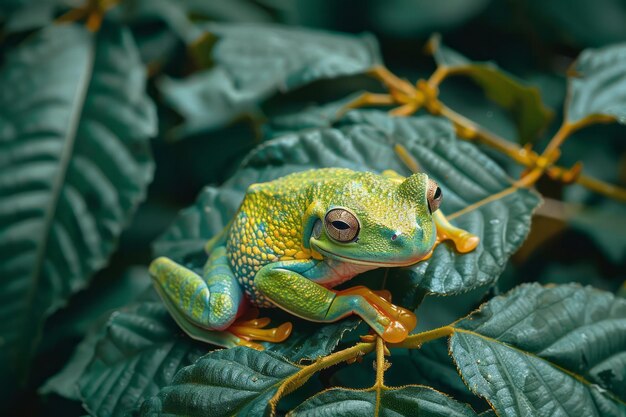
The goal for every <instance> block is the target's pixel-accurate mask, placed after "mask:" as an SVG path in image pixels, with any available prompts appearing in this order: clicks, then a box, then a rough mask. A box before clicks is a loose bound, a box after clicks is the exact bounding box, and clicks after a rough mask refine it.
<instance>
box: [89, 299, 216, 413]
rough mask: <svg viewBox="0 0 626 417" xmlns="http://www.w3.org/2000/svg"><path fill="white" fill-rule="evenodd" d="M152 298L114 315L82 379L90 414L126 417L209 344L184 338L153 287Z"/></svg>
mask: <svg viewBox="0 0 626 417" xmlns="http://www.w3.org/2000/svg"><path fill="white" fill-rule="evenodd" d="M151 298H153V299H154V301H152V300H149V299H148V300H145V301H142V302H138V303H136V304H134V305H132V306H130V307H128V308H126V309H123V310H121V311H118V312H116V313H114V314H113V315H111V317H110V319H109V322H108V323H107V325H106V327H105V336H104V337H103V338H102V339H101V340H100V341H99V342H98V344H97V345H96V349H95V355H94V356H93V358H92V359H91V362H90V363H89V365H88V366H87V368H86V369H85V370H84V371H83V373H82V375H80V377H79V379H78V388H79V393H80V397H81V399H82V401H83V405H84V407H85V408H86V409H87V410H88V411H89V413H90V414H92V415H96V416H98V417H112V416H125V415H127V413H128V412H129V411H131V410H133V409H135V408H137V407H139V406H140V405H141V403H142V402H143V401H144V400H145V399H147V398H150V397H151V396H153V395H156V394H157V393H158V392H159V390H160V389H161V388H162V387H164V386H166V385H168V384H170V383H171V381H172V378H173V377H174V374H175V373H176V372H177V371H178V370H179V369H180V368H182V367H184V366H187V365H189V364H192V363H193V362H195V361H196V360H197V359H198V358H199V357H200V356H202V355H203V354H204V353H205V352H207V351H208V350H209V349H210V348H211V347H210V346H208V345H205V344H202V343H199V342H195V341H193V340H192V339H190V338H188V337H186V336H184V335H183V334H182V331H181V330H180V329H179V328H178V326H177V325H176V323H175V322H174V320H173V319H172V318H171V317H170V315H169V313H168V311H167V310H166V308H165V306H164V305H163V303H162V302H161V301H160V300H157V298H158V297H157V296H156V294H155V293H154V292H153V291H152V292H151Z"/></svg>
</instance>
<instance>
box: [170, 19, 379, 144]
mask: <svg viewBox="0 0 626 417" xmlns="http://www.w3.org/2000/svg"><path fill="white" fill-rule="evenodd" d="M204 28H205V29H206V31H207V36H206V38H205V41H204V42H199V43H197V44H196V49H198V50H199V51H204V50H205V49H210V50H211V61H212V62H213V64H214V66H213V67H212V68H211V69H209V70H206V71H204V72H201V73H197V74H194V75H193V76H191V77H190V78H187V79H183V80H173V79H168V78H162V79H161V80H160V82H159V88H160V91H161V93H162V94H163V97H164V99H165V100H166V102H168V103H169V104H170V105H171V106H172V107H173V108H174V110H176V111H177V112H178V113H180V114H181V115H182V116H183V117H184V118H185V123H184V124H183V125H182V126H181V127H180V129H179V131H178V133H176V135H177V137H181V136H189V135H191V134H194V133H198V132H200V131H205V130H211V129H215V128H218V127H221V126H223V125H224V124H225V123H228V122H230V121H232V120H234V119H235V118H236V117H239V116H242V115H246V114H256V113H258V112H259V110H258V105H259V104H260V103H262V102H263V101H265V100H266V99H268V98H270V97H271V96H273V95H275V94H277V93H285V92H287V91H290V90H293V89H295V88H298V87H300V86H303V85H305V84H308V83H311V82H313V81H316V80H320V79H326V78H336V77H341V76H346V75H354V74H360V73H363V72H365V71H367V70H368V69H369V68H371V67H372V66H374V65H377V64H379V63H380V62H381V59H380V56H379V52H378V46H377V44H376V41H375V40H374V38H373V37H371V36H369V35H361V36H354V35H344V34H336V33H329V32H322V31H313V30H307V29H292V28H286V27H281V26H276V25H261V24H216V23H213V24H209V25H206V26H204ZM190 103H193V105H190Z"/></svg>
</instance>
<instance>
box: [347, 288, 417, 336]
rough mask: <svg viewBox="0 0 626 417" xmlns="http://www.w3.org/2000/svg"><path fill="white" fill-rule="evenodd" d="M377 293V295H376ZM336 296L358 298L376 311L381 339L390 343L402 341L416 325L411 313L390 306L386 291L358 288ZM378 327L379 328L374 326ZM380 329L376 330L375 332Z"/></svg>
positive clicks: (388, 295) (413, 315) (415, 319)
mask: <svg viewBox="0 0 626 417" xmlns="http://www.w3.org/2000/svg"><path fill="white" fill-rule="evenodd" d="M377 293H378V294H377ZM337 295H338V296H360V297H362V298H363V299H364V300H365V302H367V303H368V304H369V305H371V306H372V307H374V309H376V310H377V311H378V313H380V314H379V317H378V320H377V322H378V324H379V325H380V327H381V328H382V330H383V331H382V334H381V337H382V338H383V339H384V340H385V341H387V342H390V343H395V342H396V341H402V340H404V339H405V338H406V337H407V336H408V334H409V332H410V331H411V330H413V329H414V328H415V326H416V325H417V317H415V314H413V312H411V311H409V310H407V309H405V308H402V307H399V306H396V305H394V304H391V302H390V301H389V300H390V299H391V296H390V294H389V292H388V291H386V290H381V291H376V292H374V291H372V290H370V289H369V288H366V287H363V286H358V287H353V288H349V289H347V290H344V291H339V292H337ZM376 327H379V326H376ZM378 330H380V329H377V332H378Z"/></svg>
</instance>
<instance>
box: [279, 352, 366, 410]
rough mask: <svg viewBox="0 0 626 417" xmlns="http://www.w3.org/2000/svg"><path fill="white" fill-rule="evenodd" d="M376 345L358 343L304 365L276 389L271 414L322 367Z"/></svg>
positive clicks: (351, 357) (356, 355)
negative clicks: (283, 398)
mask: <svg viewBox="0 0 626 417" xmlns="http://www.w3.org/2000/svg"><path fill="white" fill-rule="evenodd" d="M375 347H376V344H375V343H372V342H368V343H357V344H356V345H354V346H352V347H350V348H348V349H344V350H340V351H338V352H335V353H332V354H330V355H328V356H324V357H322V358H320V359H318V360H317V361H315V362H314V363H312V364H311V365H308V366H304V367H302V369H300V370H299V371H298V372H296V373H295V374H293V375H291V376H290V377H289V378H287V379H285V381H284V382H283V383H282V384H280V386H279V387H278V390H277V391H276V393H275V394H274V396H272V398H271V399H270V401H269V404H270V408H271V415H274V414H275V411H276V405H277V404H278V401H279V400H280V399H281V398H282V397H284V396H285V395H287V394H289V393H291V392H293V391H295V390H296V389H298V388H300V387H301V386H302V385H304V383H305V382H306V381H308V380H309V378H311V376H312V375H313V374H315V373H316V372H319V371H321V370H322V369H326V368H328V367H330V366H333V365H336V364H338V363H341V362H345V361H348V360H350V359H356V358H358V357H361V356H363V355H366V354H368V353H370V352H371V351H373V350H374V349H375Z"/></svg>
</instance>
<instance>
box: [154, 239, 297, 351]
mask: <svg viewBox="0 0 626 417" xmlns="http://www.w3.org/2000/svg"><path fill="white" fill-rule="evenodd" d="M150 273H151V275H152V276H153V278H154V281H155V284H156V288H157V291H158V293H159V294H160V295H161V298H162V299H163V301H164V303H165V305H166V307H167V309H168V310H169V312H170V314H171V315H172V317H173V318H174V320H175V321H176V322H177V323H178V325H179V326H180V327H181V328H182V329H183V330H184V331H185V333H187V334H188V335H189V336H190V337H192V338H194V339H196V340H201V341H204V342H207V343H212V344H216V345H220V346H224V347H233V346H237V345H245V346H248V347H251V348H254V349H259V350H261V349H262V348H263V347H262V346H261V345H259V344H257V343H254V342H252V341H253V340H270V341H275V340H276V341H278V339H280V341H282V340H284V339H285V338H286V337H287V336H289V333H290V332H291V324H288V325H283V326H279V327H278V328H277V329H262V327H264V326H266V325H267V324H268V322H266V321H262V322H260V321H259V320H256V321H249V320H244V321H243V322H242V321H241V320H240V321H236V318H237V315H238V313H239V310H240V306H241V305H242V302H243V294H242V291H241V288H240V286H239V283H238V282H237V279H236V278H235V276H234V274H233V272H232V270H231V269H230V264H229V262H228V258H227V255H226V249H225V248H224V247H223V246H218V247H216V248H215V249H214V250H213V251H212V252H211V256H210V257H209V260H208V261H207V263H206V265H205V267H204V273H203V275H204V278H202V277H200V276H199V275H198V274H196V273H195V272H193V271H191V270H189V269H187V268H185V267H183V266H181V265H178V264H177V263H176V262H174V261H172V260H171V259H168V258H163V257H162V258H158V259H156V260H154V261H153V262H152V264H151V265H150ZM246 326H247V327H250V328H252V329H253V331H252V332H251V334H248V333H247V332H246V331H245V329H246V328H247V327H246ZM231 328H232V329H231ZM233 330H236V332H235V331H233Z"/></svg>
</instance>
